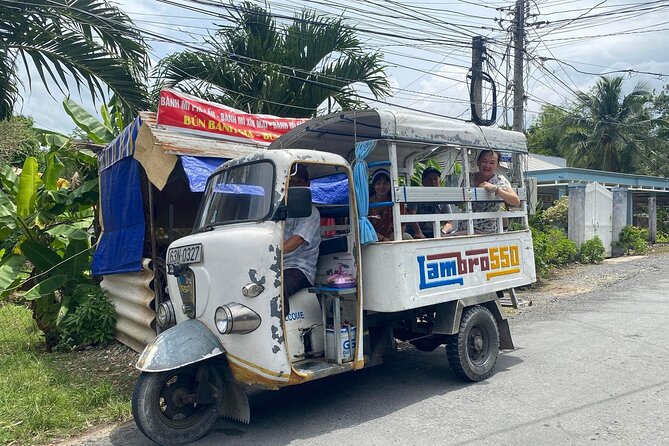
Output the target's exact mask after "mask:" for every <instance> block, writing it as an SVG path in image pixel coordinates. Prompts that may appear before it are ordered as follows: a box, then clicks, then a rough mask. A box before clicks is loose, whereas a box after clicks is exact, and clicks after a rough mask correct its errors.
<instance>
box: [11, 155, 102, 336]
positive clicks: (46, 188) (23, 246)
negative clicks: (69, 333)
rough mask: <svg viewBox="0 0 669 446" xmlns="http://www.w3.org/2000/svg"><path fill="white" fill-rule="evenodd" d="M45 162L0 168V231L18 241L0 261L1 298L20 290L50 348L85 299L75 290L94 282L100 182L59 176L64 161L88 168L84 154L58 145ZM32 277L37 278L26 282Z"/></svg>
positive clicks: (27, 161) (32, 162) (32, 160)
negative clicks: (93, 236) (93, 232)
mask: <svg viewBox="0 0 669 446" xmlns="http://www.w3.org/2000/svg"><path fill="white" fill-rule="evenodd" d="M46 160H47V163H46V166H45V169H44V170H43V171H40V166H39V165H38V162H37V160H36V159H34V158H31V157H29V158H27V159H26V161H25V163H24V168H23V170H22V172H21V175H20V176H18V177H17V176H16V174H14V173H13V172H12V171H11V169H0V234H3V235H4V236H5V240H6V241H7V240H11V241H12V242H13V243H14V244H13V245H11V244H5V245H4V253H5V255H4V257H3V258H2V260H0V296H1V297H6V296H8V295H9V294H10V293H12V292H16V291H18V292H19V296H20V297H19V298H20V299H23V301H25V302H28V303H29V305H30V308H31V310H32V311H33V317H34V319H35V321H36V323H37V326H38V327H39V329H40V330H42V332H43V333H44V336H45V342H46V345H47V348H48V349H50V348H52V347H53V346H54V345H55V344H56V342H58V339H59V330H60V327H59V326H60V323H61V321H62V320H63V318H64V317H65V316H66V315H67V314H68V313H69V312H72V311H74V310H75V309H76V308H77V306H79V305H80V304H81V303H82V302H83V301H84V300H85V299H82V297H81V296H79V295H78V293H77V290H78V289H79V288H80V287H81V286H84V285H90V284H91V277H90V262H91V260H90V235H89V234H88V232H87V229H88V228H90V226H91V224H92V220H93V212H92V208H93V206H95V205H96V204H97V201H98V182H97V178H91V179H86V178H84V180H85V181H84V182H83V184H81V185H80V186H79V187H74V186H71V185H68V184H67V183H66V182H65V183H63V182H62V181H61V180H60V179H59V174H60V172H62V171H63V169H64V168H65V165H66V163H67V164H69V165H70V166H77V165H83V166H84V169H85V168H88V167H89V166H90V164H88V163H89V162H90V161H91V160H89V159H88V158H86V157H85V154H83V155H82V154H80V153H78V152H74V151H71V150H69V149H67V148H60V149H59V150H53V151H51V152H49V153H48V154H47V156H46ZM62 160H64V161H65V162H63V161H62ZM82 160H83V162H82ZM92 162H93V163H94V162H95V160H94V159H92ZM93 165H94V164H93ZM82 170H83V169H82ZM40 173H41V178H40V175H39V174H40ZM5 243H7V242H5ZM26 260H27V262H26ZM28 276H30V277H33V278H32V279H30V280H29V281H28V282H24V280H25V279H26V277H28ZM21 291H25V292H21Z"/></svg>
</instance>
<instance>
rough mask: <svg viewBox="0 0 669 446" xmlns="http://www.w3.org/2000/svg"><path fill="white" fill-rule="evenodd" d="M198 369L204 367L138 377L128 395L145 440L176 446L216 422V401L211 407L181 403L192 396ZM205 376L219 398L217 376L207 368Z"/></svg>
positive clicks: (189, 439) (206, 429) (191, 438)
mask: <svg viewBox="0 0 669 446" xmlns="http://www.w3.org/2000/svg"><path fill="white" fill-rule="evenodd" d="M201 367H204V366H200V367H197V366H195V367H185V368H181V369H177V370H170V371H167V372H155V373H147V372H142V373H141V374H140V375H139V378H138V379H137V383H136V384H135V390H134V392H133V394H132V416H133V418H134V419H135V423H136V424H137V428H138V429H139V430H140V431H141V432H142V433H143V434H144V435H145V436H147V437H148V438H150V439H151V440H153V441H154V442H156V443H158V444H160V445H163V446H179V445H185V444H189V443H192V442H193V441H195V440H197V439H198V438H201V437H203V436H204V435H205V434H207V432H209V430H210V429H211V428H212V427H213V425H214V423H216V420H217V419H218V413H219V401H218V400H214V401H213V402H212V403H211V404H198V403H195V402H189V401H185V402H184V401H183V399H184V398H185V397H189V396H190V397H193V396H194V395H195V394H196V391H197V387H198V383H197V380H196V376H197V372H198V369H199V368H201ZM206 375H207V374H204V376H206ZM208 375H209V381H210V384H211V385H212V386H215V388H216V389H218V391H217V393H218V394H219V395H220V394H221V389H222V388H223V383H222V381H221V376H220V374H219V373H218V372H216V371H215V370H214V369H213V368H209V374H208Z"/></svg>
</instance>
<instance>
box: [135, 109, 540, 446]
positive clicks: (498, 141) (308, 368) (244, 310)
mask: <svg viewBox="0 0 669 446" xmlns="http://www.w3.org/2000/svg"><path fill="white" fill-rule="evenodd" d="M481 150H494V151H497V152H498V153H499V156H500V159H501V160H502V163H501V164H502V165H501V167H500V171H503V173H504V174H505V175H506V176H507V177H508V178H509V179H510V181H511V183H512V185H513V186H514V189H515V190H516V192H517V193H518V195H519V197H520V198H521V206H520V208H517V209H507V210H502V206H493V208H494V210H493V211H490V212H474V211H473V207H475V206H473V203H475V202H478V201H486V202H500V199H499V198H498V197H497V196H496V195H495V194H493V193H490V192H488V191H486V190H485V189H484V188H477V187H473V185H471V184H469V177H470V175H469V174H470V171H471V170H472V169H473V168H474V165H475V164H474V160H475V159H476V157H477V155H478V153H479V152H480V151H481ZM526 153H527V149H526V143H525V137H524V135H522V134H520V133H516V132H511V131H505V130H501V129H493V128H487V127H479V126H476V125H474V124H471V123H466V122H460V121H454V120H449V119H442V118H435V117H431V116H427V115H419V114H416V113H408V112H398V111H388V110H385V111H377V110H366V111H355V112H353V111H352V112H342V113H337V114H333V115H328V116H323V117H319V118H315V119H313V120H310V121H308V122H306V123H304V124H302V125H301V126H299V127H297V128H295V129H294V130H292V131H290V132H288V133H287V134H285V135H283V136H281V137H280V138H279V139H277V140H276V141H274V142H273V143H272V144H271V145H270V147H269V149H268V150H261V151H258V152H257V153H255V154H253V155H248V156H244V157H241V158H237V159H234V160H231V161H229V162H227V163H225V164H224V165H223V166H221V167H220V168H218V169H217V170H216V171H215V172H214V173H213V174H212V175H211V176H210V178H209V180H208V184H207V188H206V191H205V194H204V197H203V202H202V204H201V207H200V211H199V215H198V217H197V220H196V224H195V228H194V230H193V233H192V234H191V235H189V236H186V237H183V238H181V239H178V240H176V241H174V242H173V243H172V244H171V245H170V247H169V250H168V253H167V259H166V262H167V265H168V287H169V295H170V300H169V301H166V302H163V303H162V304H161V307H160V308H159V309H158V315H159V319H160V323H161V325H163V326H168V325H173V324H174V325H173V326H172V327H171V328H169V329H167V330H165V331H163V332H162V333H160V335H158V337H157V338H156V339H155V340H154V341H153V342H151V343H150V344H149V345H148V346H147V347H146V349H145V350H144V352H143V353H142V355H141V357H140V359H139V361H138V363H137V367H138V368H139V369H140V370H141V375H140V377H139V378H138V381H137V384H136V387H135V391H134V395H133V401H132V411H133V416H134V418H135V421H136V423H137V426H138V428H139V429H140V430H141V431H142V432H143V433H144V434H145V435H146V436H147V437H149V438H151V439H152V440H153V441H155V442H157V443H160V444H163V445H180V444H187V443H189V442H192V441H194V440H196V439H197V438H200V437H201V436H203V435H205V434H206V433H207V432H208V431H209V429H210V428H211V427H212V426H213V424H214V423H215V422H216V420H217V418H218V417H219V415H223V416H227V417H231V418H234V419H237V420H241V421H244V422H249V420H250V413H249V412H250V411H249V405H248V399H247V396H246V391H247V390H248V389H249V388H252V387H256V388H264V389H279V388H281V387H284V386H290V385H296V384H301V383H304V382H306V381H310V380H314V379H319V378H325V377H328V376H331V375H334V374H338V373H343V372H348V371H353V370H360V369H362V368H364V367H367V366H371V365H375V364H379V363H380V362H381V361H382V359H383V354H384V353H386V352H387V351H388V350H390V349H393V348H395V347H396V343H397V341H398V340H400V341H408V342H411V343H412V344H413V345H415V346H416V348H418V349H419V350H425V351H431V350H434V349H436V348H439V347H440V346H441V345H444V344H445V346H446V347H445V351H446V354H447V356H448V361H449V364H450V365H451V367H452V369H453V371H454V372H455V373H456V374H457V375H460V376H461V377H463V378H465V379H467V380H471V381H480V380H483V379H486V378H487V377H489V376H490V375H491V374H492V373H493V369H494V366H495V362H496V361H497V357H498V353H499V349H500V348H502V349H511V348H513V342H512V339H511V334H510V331H509V324H508V321H507V319H506V317H505V315H504V312H503V311H502V308H501V305H500V302H499V299H498V298H497V296H496V292H498V291H501V290H506V289H511V288H513V287H518V286H522V285H527V284H530V283H532V282H534V281H535V270H534V254H533V250H532V237H531V232H530V230H529V228H528V226H527V214H526V210H525V207H526V197H527V194H526V189H525V188H524V187H523V171H522V167H523V165H524V156H526ZM425 159H436V160H438V161H439V162H440V163H441V164H442V165H443V166H444V169H443V171H444V174H443V178H442V181H443V183H444V184H446V186H447V187H420V186H411V185H410V184H411V183H410V178H411V176H412V175H413V173H414V163H415V162H417V161H421V160H425ZM298 163H299V164H302V165H305V166H306V167H307V170H308V172H309V174H310V177H311V178H312V179H314V180H315V179H318V180H320V181H318V183H319V185H320V186H319V187H320V190H319V191H318V192H317V193H316V191H314V193H312V191H311V190H310V189H309V188H297V187H288V181H289V177H290V173H291V172H293V171H294V169H295V165H296V164H298ZM380 167H384V168H386V169H388V171H389V173H390V177H391V178H390V179H391V183H392V189H391V190H392V201H390V202H385V203H374V204H371V206H387V207H390V208H392V213H393V218H394V222H395V224H394V231H395V237H394V240H397V241H387V242H379V241H377V239H376V233H375V232H374V230H373V229H372V227H371V225H370V222H369V219H368V218H367V216H368V212H369V208H370V203H369V200H368V197H369V196H368V194H369V189H368V187H369V186H368V181H369V180H368V178H369V173H370V172H373V171H374V170H375V169H377V168H380ZM323 185H325V186H323ZM421 202H439V203H451V204H453V205H455V208H456V209H457V212H453V213H448V214H415V213H403V212H401V208H402V206H404V205H405V204H411V203H421ZM312 203H313V205H315V206H316V207H317V208H318V210H319V212H320V214H321V218H322V220H321V222H322V226H321V232H322V241H321V244H320V251H319V260H318V266H317V278H316V283H314V284H313V287H310V288H307V289H303V290H301V291H299V292H298V293H296V294H295V295H293V296H290V298H289V299H290V300H289V303H290V305H289V308H290V311H289V312H284V310H283V309H284V307H285V305H286V300H287V297H286V296H285V295H284V293H283V270H282V264H283V242H284V223H285V221H286V218H288V217H295V218H300V217H305V216H308V215H310V214H311V209H312ZM500 205H501V202H500ZM479 219H494V220H496V221H497V223H498V224H497V228H498V230H497V232H496V233H486V234H481V233H476V232H475V230H474V228H475V226H474V222H475V221H477V220H479ZM445 221H450V222H453V223H454V224H455V223H459V228H460V230H459V231H457V232H456V233H455V235H448V236H443V235H442V234H441V232H440V230H439V228H440V227H441V225H442V224H443V222H445ZM414 222H429V224H432V225H434V228H435V231H434V234H436V238H428V239H416V240H403V237H402V231H403V229H402V228H403V226H406V225H411V224H412V223H414ZM509 222H512V223H513V224H509ZM505 228H507V229H506V230H505ZM335 276H337V277H340V278H341V277H345V278H347V280H344V281H339V282H337V283H331V280H328V279H331V278H332V277H335Z"/></svg>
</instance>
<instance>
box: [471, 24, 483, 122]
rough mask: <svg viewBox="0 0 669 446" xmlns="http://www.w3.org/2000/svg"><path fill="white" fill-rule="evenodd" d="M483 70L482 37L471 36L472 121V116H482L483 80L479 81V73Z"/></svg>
mask: <svg viewBox="0 0 669 446" xmlns="http://www.w3.org/2000/svg"><path fill="white" fill-rule="evenodd" d="M482 72H483V37H481V36H474V37H472V85H471V87H470V88H471V89H472V95H471V98H472V99H471V101H472V103H471V104H470V106H471V110H472V111H471V114H472V121H474V116H475V115H478V116H479V117H480V118H483V116H482V114H483V99H482V96H483V94H482V91H483V82H482V81H481V73H482Z"/></svg>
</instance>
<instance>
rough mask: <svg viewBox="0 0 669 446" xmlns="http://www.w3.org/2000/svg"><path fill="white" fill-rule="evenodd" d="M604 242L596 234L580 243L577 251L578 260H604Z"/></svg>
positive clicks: (597, 261) (586, 261) (587, 261)
mask: <svg viewBox="0 0 669 446" xmlns="http://www.w3.org/2000/svg"><path fill="white" fill-rule="evenodd" d="M605 252H606V249H605V248H604V243H602V240H601V239H600V238H599V237H598V236H594V237H593V238H591V239H590V240H588V241H586V242H585V243H583V244H582V245H581V249H580V250H579V252H578V261H579V262H581V263H600V262H602V261H603V260H604V253H605Z"/></svg>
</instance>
